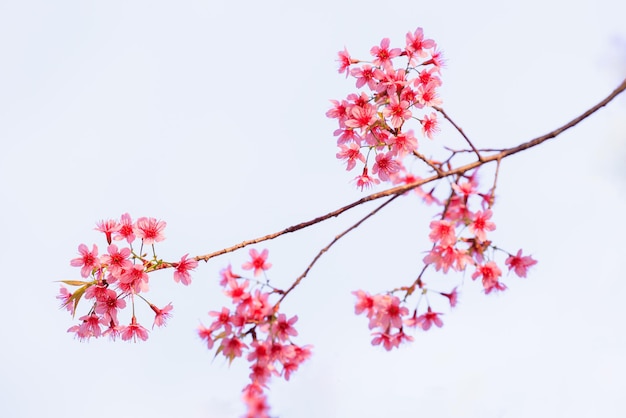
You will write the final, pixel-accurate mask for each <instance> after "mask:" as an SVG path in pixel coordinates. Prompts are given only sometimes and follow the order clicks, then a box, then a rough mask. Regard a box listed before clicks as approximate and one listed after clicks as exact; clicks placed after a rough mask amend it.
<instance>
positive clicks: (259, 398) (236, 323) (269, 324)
mask: <svg viewBox="0 0 626 418" xmlns="http://www.w3.org/2000/svg"><path fill="white" fill-rule="evenodd" d="M267 256H268V251H267V250H263V251H262V252H261V253H259V252H257V251H256V250H255V249H252V250H250V257H251V261H248V262H246V263H244V264H243V265H242V269H244V270H253V271H254V276H255V277H258V276H259V275H261V274H262V273H263V274H265V271H266V270H268V269H269V268H270V267H271V264H270V263H268V262H267ZM220 275H221V279H220V285H221V286H222V287H223V288H224V294H225V295H226V296H227V297H228V298H229V299H230V300H231V302H232V304H233V305H234V307H233V309H232V310H231V309H228V308H226V307H223V308H222V310H221V311H214V312H209V315H210V316H212V317H214V318H215V319H214V321H213V322H212V323H211V325H209V326H208V327H205V326H201V327H200V328H199V329H198V334H199V335H200V337H201V338H202V339H203V340H205V341H206V343H207V345H208V348H209V349H212V348H213V347H214V346H215V345H217V347H218V348H217V352H216V354H215V355H216V356H217V355H218V354H220V353H221V354H222V355H224V356H225V357H226V358H227V359H228V360H229V361H230V362H232V361H233V360H234V359H235V358H237V357H245V358H246V359H247V360H248V361H249V362H250V383H249V384H248V385H247V386H246V387H245V388H244V390H243V400H244V402H245V404H246V406H247V408H248V410H247V414H246V417H250V418H252V417H254V418H263V417H269V415H268V414H269V409H270V408H269V405H268V403H267V397H266V395H265V392H264V390H265V389H266V388H267V385H268V383H269V381H270V378H271V377H272V376H282V377H283V378H284V379H285V380H289V378H290V376H291V374H292V373H293V372H294V371H296V370H297V369H298V367H299V366H300V364H301V363H302V362H304V361H305V360H307V359H308V358H309V357H310V356H311V346H308V345H306V346H299V345H296V344H294V343H293V342H292V340H291V338H292V337H295V336H297V335H298V332H297V331H296V329H295V328H294V324H295V323H296V321H297V320H298V317H297V316H293V317H291V318H287V316H285V314H283V313H279V306H278V303H275V304H272V303H271V302H270V297H271V296H272V295H282V294H284V292H283V291H281V290H278V289H275V288H273V287H272V286H270V285H269V280H267V278H266V279H265V281H258V280H256V279H247V278H244V277H242V276H240V275H239V274H236V273H234V272H233V271H232V268H231V266H228V267H227V268H225V269H224V270H222V271H221V273H220ZM251 285H252V286H251ZM253 288H254V289H253ZM246 340H247V341H248V343H247V344H246Z"/></svg>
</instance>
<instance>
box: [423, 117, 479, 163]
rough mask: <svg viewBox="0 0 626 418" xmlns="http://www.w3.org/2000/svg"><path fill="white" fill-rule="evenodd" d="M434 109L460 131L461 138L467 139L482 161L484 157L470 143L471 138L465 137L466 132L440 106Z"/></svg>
mask: <svg viewBox="0 0 626 418" xmlns="http://www.w3.org/2000/svg"><path fill="white" fill-rule="evenodd" d="M433 109H435V110H436V111H437V112H439V113H441V114H442V115H443V117H444V118H446V119H447V120H448V122H450V123H451V124H452V126H454V128H455V129H456V130H457V131H459V133H460V134H461V136H462V137H463V138H465V141H467V143H468V144H469V146H470V147H472V151H474V153H475V154H476V156H477V157H478V161H482V160H483V157H482V156H481V155H480V152H478V150H477V149H476V147H475V146H474V144H472V141H470V140H469V138H468V137H467V135H465V132H463V129H461V127H460V126H459V125H457V124H456V123H454V121H453V120H452V119H451V118H450V116H448V114H447V113H446V112H445V111H444V110H443V109H442V108H440V107H438V106H433Z"/></svg>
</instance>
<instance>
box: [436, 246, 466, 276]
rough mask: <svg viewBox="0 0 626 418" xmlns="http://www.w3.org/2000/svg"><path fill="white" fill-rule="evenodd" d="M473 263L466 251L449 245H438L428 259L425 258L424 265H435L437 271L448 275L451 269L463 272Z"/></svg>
mask: <svg viewBox="0 0 626 418" xmlns="http://www.w3.org/2000/svg"><path fill="white" fill-rule="evenodd" d="M471 261H472V259H471V257H469V256H468V255H467V253H466V252H465V251H461V250H459V249H457V248H456V247H453V246H449V245H448V246H441V245H436V246H435V247H434V248H433V249H432V250H431V251H430V252H429V253H428V254H427V255H426V257H424V263H426V264H434V265H435V270H436V271H439V270H443V272H444V273H447V272H448V270H449V269H452V270H454V271H462V270H463V269H465V266H466V265H467V263H469V262H471Z"/></svg>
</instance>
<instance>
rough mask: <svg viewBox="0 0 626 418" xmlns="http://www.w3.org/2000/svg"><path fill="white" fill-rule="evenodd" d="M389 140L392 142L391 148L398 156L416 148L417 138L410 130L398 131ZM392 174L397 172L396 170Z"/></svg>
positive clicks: (402, 155) (400, 156)
mask: <svg viewBox="0 0 626 418" xmlns="http://www.w3.org/2000/svg"><path fill="white" fill-rule="evenodd" d="M391 140H392V144H393V145H392V148H391V149H392V151H393V152H394V153H395V154H397V155H398V157H399V158H402V157H404V156H405V155H407V154H410V153H412V152H413V151H415V150H417V138H415V136H414V135H413V131H412V130H409V131H406V132H400V133H398V135H396V136H395V137H392V138H391ZM398 164H400V163H398ZM394 174H397V172H396V173H394Z"/></svg>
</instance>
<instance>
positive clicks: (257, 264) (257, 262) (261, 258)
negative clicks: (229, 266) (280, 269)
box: [241, 248, 272, 277]
mask: <svg viewBox="0 0 626 418" xmlns="http://www.w3.org/2000/svg"><path fill="white" fill-rule="evenodd" d="M268 253H269V251H268V250H267V249H264V250H263V251H261V254H259V253H258V251H257V250H255V249H254V248H253V249H251V250H250V252H249V254H250V257H252V261H248V262H246V263H244V264H243V265H242V266H241V268H242V269H244V270H252V269H254V276H255V277H256V276H258V275H259V274H261V273H262V272H264V271H266V270H269V268H270V267H272V264H271V263H268V262H267V261H265V260H267V255H268Z"/></svg>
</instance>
